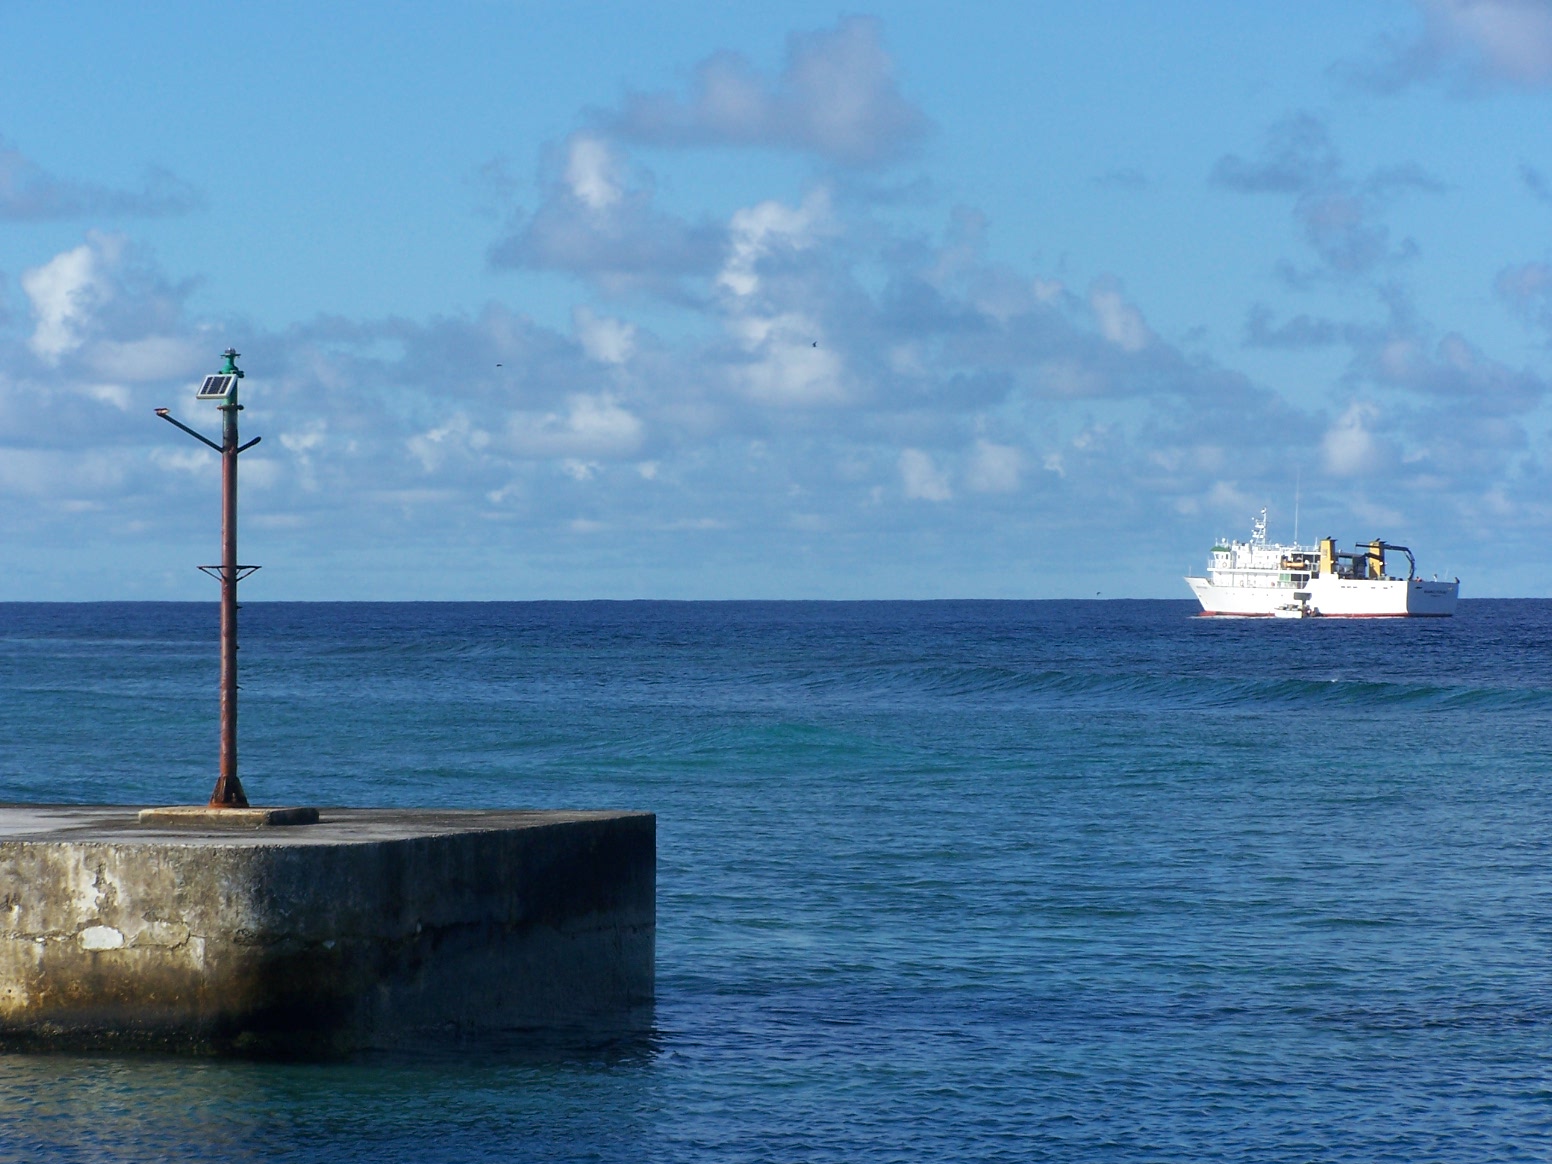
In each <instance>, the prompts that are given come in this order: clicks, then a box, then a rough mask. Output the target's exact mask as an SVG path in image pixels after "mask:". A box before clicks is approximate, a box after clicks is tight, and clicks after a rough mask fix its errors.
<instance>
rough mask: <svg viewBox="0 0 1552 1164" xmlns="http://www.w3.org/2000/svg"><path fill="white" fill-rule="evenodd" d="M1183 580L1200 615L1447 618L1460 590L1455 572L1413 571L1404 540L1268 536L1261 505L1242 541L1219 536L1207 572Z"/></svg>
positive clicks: (1452, 612) (1451, 612) (1411, 560)
mask: <svg viewBox="0 0 1552 1164" xmlns="http://www.w3.org/2000/svg"><path fill="white" fill-rule="evenodd" d="M1400 555H1405V557H1406V562H1407V572H1406V577H1404V578H1402V577H1395V576H1392V575H1391V574H1389V573H1387V571H1386V567H1387V563H1395V562H1396V561H1397V559H1398V557H1399V556H1400ZM1186 582H1187V584H1189V585H1190V587H1191V590H1192V592H1193V593H1195V595H1196V597H1197V600H1198V601H1200V602H1201V604H1202V613H1203V614H1213V615H1238V616H1241V617H1262V618H1267V617H1277V618H1309V617H1314V616H1317V615H1321V616H1325V617H1329V618H1404V617H1406V616H1409V615H1410V616H1422V617H1433V618H1447V617H1448V616H1450V615H1452V614H1454V613H1455V601H1456V599H1457V598H1458V597H1459V596H1460V579H1459V578H1456V579H1454V580H1453V581H1448V582H1441V581H1439V579H1438V578H1437V577H1435V578H1433V579H1432V580H1425V579H1423V578H1419V577H1417V561H1416V559H1415V558H1414V557H1413V556H1412V551H1411V550H1409V549H1407V547H1406V546H1398V545H1394V544H1392V543H1389V542H1382V541H1378V540H1376V541H1372V542H1361V543H1359V544H1358V546H1357V547H1356V548H1355V549H1353V550H1351V551H1344V550H1338V549H1337V547H1336V539H1335V538H1321V539H1320V541H1319V543H1317V544H1316V545H1313V546H1301V545H1298V544H1297V543H1295V544H1293V545H1283V544H1281V543H1276V542H1268V541H1267V540H1266V510H1264V509H1263V510H1262V511H1261V514H1260V516H1259V517H1257V518H1256V520H1255V522H1254V523H1253V524H1252V526H1251V530H1250V540H1249V541H1247V542H1241V541H1227V542H1226V541H1222V540H1220V541H1219V542H1218V544H1216V545H1215V546H1213V548H1212V555H1211V557H1210V558H1209V559H1208V562H1207V576H1206V577H1204V578H1187V579H1186Z"/></svg>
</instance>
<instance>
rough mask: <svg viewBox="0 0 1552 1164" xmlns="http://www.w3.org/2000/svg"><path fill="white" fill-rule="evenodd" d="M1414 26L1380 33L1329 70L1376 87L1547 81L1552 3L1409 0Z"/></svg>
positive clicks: (1551, 63) (1537, 85) (1459, 87)
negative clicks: (1363, 53)
mask: <svg viewBox="0 0 1552 1164" xmlns="http://www.w3.org/2000/svg"><path fill="white" fill-rule="evenodd" d="M1414 3H1415V6H1416V8H1417V10H1418V14H1419V16H1420V17H1421V21H1420V25H1421V26H1420V27H1418V28H1416V29H1412V30H1408V31H1399V30H1398V31H1396V32H1392V33H1389V34H1387V35H1386V36H1384V37H1382V38H1381V39H1380V40H1379V42H1378V43H1376V44H1375V45H1374V46H1373V47H1372V49H1371V50H1370V52H1369V54H1368V55H1367V57H1365V58H1363V59H1360V60H1356V61H1347V62H1344V63H1343V64H1341V65H1340V66H1338V68H1337V72H1338V74H1339V75H1340V76H1342V77H1344V78H1345V79H1347V80H1348V81H1350V82H1352V83H1353V84H1355V85H1357V86H1359V87H1361V88H1364V89H1368V90H1371V91H1375V92H1380V93H1394V92H1396V91H1398V90H1400V89H1404V88H1406V87H1407V86H1409V85H1414V84H1419V83H1425V82H1430V81H1436V80H1442V81H1444V82H1446V83H1447V84H1449V85H1450V86H1451V87H1452V88H1453V89H1454V90H1455V91H1456V92H1460V93H1470V92H1475V91H1480V90H1482V89H1484V88H1487V87H1492V86H1507V87H1514V88H1522V89H1543V88H1546V87H1547V86H1548V85H1552V6H1549V5H1548V4H1547V3H1546V0H1414Z"/></svg>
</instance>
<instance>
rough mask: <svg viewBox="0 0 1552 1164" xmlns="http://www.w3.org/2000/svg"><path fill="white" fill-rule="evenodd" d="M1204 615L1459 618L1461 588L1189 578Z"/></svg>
mask: <svg viewBox="0 0 1552 1164" xmlns="http://www.w3.org/2000/svg"><path fill="white" fill-rule="evenodd" d="M1186 582H1187V584H1189V585H1190V587H1191V591H1192V593H1194V594H1195V595H1196V598H1197V601H1198V602H1200V603H1201V604H1202V613H1203V614H1204V615H1217V616H1221V617H1228V618H1270V617H1272V616H1274V615H1276V614H1277V613H1278V612H1279V611H1287V610H1288V609H1290V608H1296V607H1304V608H1306V609H1307V613H1309V614H1318V615H1320V616H1322V617H1325V618H1449V617H1450V616H1451V615H1453V614H1454V613H1455V603H1456V600H1457V599H1458V598H1459V597H1460V583H1459V582H1458V581H1454V582H1432V581H1425V580H1424V579H1422V578H1410V579H1408V578H1375V579H1362V578H1342V577H1317V578H1311V579H1310V580H1309V583H1308V584H1307V585H1305V586H1302V587H1297V588H1295V587H1293V586H1289V585H1286V584H1281V585H1263V586H1253V585H1251V586H1245V585H1241V586H1218V585H1215V584H1214V583H1213V582H1212V581H1211V580H1210V579H1207V578H1187V579H1186Z"/></svg>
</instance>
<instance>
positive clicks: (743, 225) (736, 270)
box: [717, 187, 830, 296]
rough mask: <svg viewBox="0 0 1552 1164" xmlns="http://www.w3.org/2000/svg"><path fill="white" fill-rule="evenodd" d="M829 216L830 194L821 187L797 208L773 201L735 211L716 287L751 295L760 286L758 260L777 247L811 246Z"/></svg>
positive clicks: (737, 293)
mask: <svg viewBox="0 0 1552 1164" xmlns="http://www.w3.org/2000/svg"><path fill="white" fill-rule="evenodd" d="M829 213H830V195H829V191H828V190H826V189H825V188H824V187H819V188H816V189H814V190H812V191H810V192H809V194H808V195H807V197H805V198H804V199H803V204H802V205H801V206H784V205H782V204H781V203H780V202H776V201H774V200H773V201H769V202H761V203H760V204H759V205H757V206H750V207H746V208H744V209H742V210H738V211H735V212H734V214H733V218H732V222H731V224H730V229H729V231H728V251H727V261H726V262H725V263H723V266H722V270H721V272H720V273H719V274H718V275H717V283H718V285H720V286H722V287H725V288H727V289H728V290H729V291H731V292H733V294H735V295H741V296H748V295H753V294H754V293H755V292H756V291H757V290H759V287H760V280H759V277H758V274H757V267H758V264H759V262H760V260H761V259H763V258H765V257H766V256H767V255H769V254H770V253H771V252H772V251H773V250H776V249H778V248H788V249H791V250H807V249H808V248H809V247H812V246H813V245H814V243H815V241H816V240H817V238H818V236H819V233H820V228H821V226H822V224H824V222H825V220H826V219H827V218H828V217H829Z"/></svg>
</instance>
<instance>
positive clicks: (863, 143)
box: [599, 16, 928, 166]
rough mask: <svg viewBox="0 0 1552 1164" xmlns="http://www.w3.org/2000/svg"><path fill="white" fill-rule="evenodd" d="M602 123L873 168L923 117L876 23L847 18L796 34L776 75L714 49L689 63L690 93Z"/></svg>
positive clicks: (628, 106) (632, 107)
mask: <svg viewBox="0 0 1552 1164" xmlns="http://www.w3.org/2000/svg"><path fill="white" fill-rule="evenodd" d="M599 120H600V123H601V124H602V125H603V126H605V127H606V128H607V129H608V130H610V131H611V132H613V133H615V134H618V135H619V136H620V137H622V138H624V139H627V140H632V141H639V142H643V143H647V144H651V145H660V146H697V145H698V146H719V145H726V146H763V147H768V148H775V149H789V150H798V151H801V152H805V153H812V154H815V155H817V156H819V157H821V158H824V159H826V160H827V161H831V162H836V163H839V164H842V165H849V166H875V165H879V164H882V163H885V162H889V161H893V160H895V159H897V158H899V157H901V156H903V155H905V154H906V153H908V152H909V151H910V150H911V149H912V148H913V147H914V146H915V145H916V144H917V143H918V142H919V141H920V140H921V139H922V137H923V136H924V135H925V133H926V131H927V127H928V123H927V118H926V116H925V115H924V114H923V113H922V112H921V110H920V109H918V108H917V107H916V106H915V105H914V104H912V103H911V102H910V101H909V100H907V99H906V98H905V97H904V96H903V95H902V94H901V92H900V88H899V84H898V82H897V81H896V79H895V68H894V60H893V58H891V57H890V55H889V53H888V51H887V50H886V49H885V48H884V44H883V29H882V26H881V25H880V24H879V22H878V21H877V20H875V19H873V18H871V17H865V16H851V17H846V18H844V19H842V20H841V21H840V22H839V23H838V24H837V25H836V26H835V27H834V28H830V29H823V30H820V31H817V32H806V33H794V34H792V35H791V36H790V37H789V38H788V40H787V57H786V62H785V65H784V66H783V68H782V71H781V73H780V75H779V76H777V77H775V78H768V77H765V76H762V75H761V73H760V72H759V70H758V69H756V68H755V67H754V65H753V64H751V63H750V62H749V60H748V59H747V58H746V57H744V56H742V55H740V54H738V53H733V52H719V53H716V54H714V55H713V56H711V57H708V58H707V59H706V60H704V61H702V62H701V63H700V64H699V65H697V66H696V67H695V70H694V80H693V82H692V85H691V90H690V93H689V95H688V97H687V98H686V97H680V96H678V95H675V94H672V93H650V94H645V93H639V94H632V95H631V96H630V97H628V98H627V99H626V101H625V103H624V105H623V106H622V108H620V109H619V110H617V111H613V112H610V113H604V114H601V115H600V117H599Z"/></svg>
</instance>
